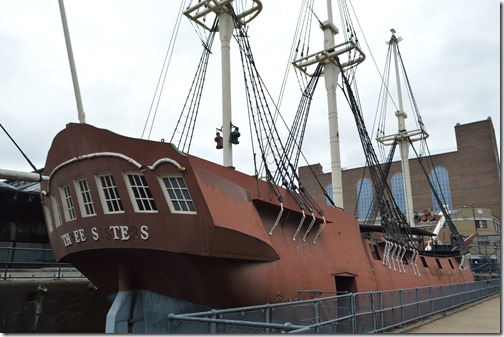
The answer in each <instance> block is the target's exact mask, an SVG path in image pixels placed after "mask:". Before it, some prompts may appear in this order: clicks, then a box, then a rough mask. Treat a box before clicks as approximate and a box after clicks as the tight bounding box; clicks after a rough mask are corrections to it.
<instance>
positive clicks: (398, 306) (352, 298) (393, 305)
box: [167, 279, 501, 334]
mask: <svg viewBox="0 0 504 337" xmlns="http://www.w3.org/2000/svg"><path fill="white" fill-rule="evenodd" d="M500 289H501V281H500V279H492V280H485V281H478V282H472V283H459V284H447V285H438V286H430V287H421V288H412V289H400V290H393V291H392V290H391V291H379V292H366V293H355V294H353V293H349V294H345V295H337V296H331V297H324V298H315V299H310V300H303V301H295V302H287V303H277V304H265V305H259V306H251V307H242V308H234V309H223V310H211V311H206V312H199V313H189V314H178V315H174V314H170V315H169V316H168V322H167V323H168V331H169V332H172V333H233V334H242V333H373V332H383V331H385V330H388V329H391V328H394V327H398V326H401V325H404V324H406V323H408V322H412V321H416V320H419V319H422V318H424V317H427V316H431V315H434V314H437V313H440V312H443V311H446V310H449V309H453V308H455V307H458V306H461V305H464V304H467V303H470V302H473V301H476V300H479V299H482V298H485V297H488V296H491V295H494V294H497V293H499V292H500Z"/></svg>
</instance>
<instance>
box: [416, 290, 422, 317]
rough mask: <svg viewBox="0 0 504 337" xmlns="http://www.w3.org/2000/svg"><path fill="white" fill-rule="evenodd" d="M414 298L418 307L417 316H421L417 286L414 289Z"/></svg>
mask: <svg viewBox="0 0 504 337" xmlns="http://www.w3.org/2000/svg"><path fill="white" fill-rule="evenodd" d="M415 298H416V302H417V307H418V316H417V318H420V317H422V306H421V305H420V296H419V295H418V288H416V289H415Z"/></svg>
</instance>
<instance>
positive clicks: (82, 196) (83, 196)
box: [75, 178, 96, 217]
mask: <svg viewBox="0 0 504 337" xmlns="http://www.w3.org/2000/svg"><path fill="white" fill-rule="evenodd" d="M75 185H76V190H77V191H79V192H80V193H79V194H77V199H78V200H79V206H80V210H81V214H82V216H83V217H86V216H92V215H96V211H95V207H94V203H93V199H92V198H91V191H90V189H89V184H88V181H87V179H86V178H83V179H80V180H77V181H76V182H75Z"/></svg>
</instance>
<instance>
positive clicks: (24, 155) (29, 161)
mask: <svg viewBox="0 0 504 337" xmlns="http://www.w3.org/2000/svg"><path fill="white" fill-rule="evenodd" d="M0 127H1V128H2V130H4V132H5V134H6V135H7V137H9V139H10V140H11V141H12V143H13V144H14V145H15V146H16V147H17V149H18V150H19V152H21V154H22V155H23V157H24V158H25V159H26V161H27V162H28V164H30V166H31V167H32V169H33V170H34V171H37V168H36V167H35V165H33V163H32V162H31V160H30V159H29V158H28V156H26V154H25V153H24V152H23V150H21V148H20V147H19V145H18V144H17V143H16V141H15V140H14V139H13V138H12V137H11V135H10V134H9V133H8V132H7V130H6V129H5V128H4V127H3V125H2V124H1V123H0Z"/></svg>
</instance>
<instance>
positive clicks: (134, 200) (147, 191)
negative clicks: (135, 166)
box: [123, 172, 159, 213]
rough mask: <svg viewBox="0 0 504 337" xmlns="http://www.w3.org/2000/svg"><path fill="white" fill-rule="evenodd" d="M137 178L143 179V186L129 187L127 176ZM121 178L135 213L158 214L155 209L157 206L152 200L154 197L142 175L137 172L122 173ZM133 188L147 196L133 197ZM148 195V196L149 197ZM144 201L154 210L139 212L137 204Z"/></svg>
mask: <svg viewBox="0 0 504 337" xmlns="http://www.w3.org/2000/svg"><path fill="white" fill-rule="evenodd" d="M130 175H131V176H138V177H142V178H143V181H144V182H145V185H141V186H134V187H133V186H131V182H130V180H129V176H130ZM123 177H124V182H125V184H126V187H127V189H128V194H129V197H130V200H131V204H132V205H133V209H134V210H135V212H136V213H158V212H159V211H158V209H157V205H156V201H155V200H154V197H153V196H152V192H151V191H150V188H149V184H148V183H147V180H146V179H145V176H144V174H143V173H138V172H124V174H123ZM134 188H138V189H143V192H144V193H145V194H147V197H139V198H137V197H135V193H134V191H133V189H134ZM149 195H150V196H149ZM144 200H146V201H147V202H148V204H149V207H151V208H152V207H153V206H154V208H155V209H148V210H141V209H140V208H139V207H138V202H139V201H140V202H142V201H144Z"/></svg>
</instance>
